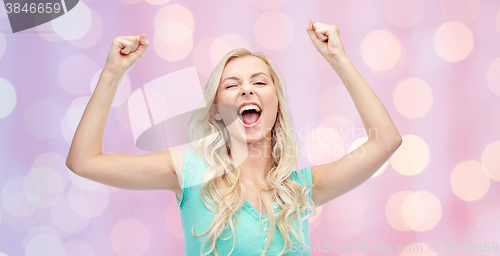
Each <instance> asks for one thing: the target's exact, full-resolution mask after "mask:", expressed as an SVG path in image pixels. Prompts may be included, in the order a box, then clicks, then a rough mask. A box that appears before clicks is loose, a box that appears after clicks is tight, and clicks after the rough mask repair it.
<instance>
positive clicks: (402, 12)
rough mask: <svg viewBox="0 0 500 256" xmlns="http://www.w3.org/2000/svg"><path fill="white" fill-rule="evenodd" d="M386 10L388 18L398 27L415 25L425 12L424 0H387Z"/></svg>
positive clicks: (385, 3)
mask: <svg viewBox="0 0 500 256" xmlns="http://www.w3.org/2000/svg"><path fill="white" fill-rule="evenodd" d="M384 11H385V16H387V19H388V20H389V21H390V22H391V23H392V24H394V25H396V26H398V27H409V26H413V25H415V24H416V23H417V22H418V21H419V20H420V18H422V14H423V13H424V4H423V3H422V0H385V1H384Z"/></svg>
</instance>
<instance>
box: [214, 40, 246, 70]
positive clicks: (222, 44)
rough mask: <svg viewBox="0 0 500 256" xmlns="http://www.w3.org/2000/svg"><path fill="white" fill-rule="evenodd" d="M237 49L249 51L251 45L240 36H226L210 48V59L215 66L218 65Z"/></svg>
mask: <svg viewBox="0 0 500 256" xmlns="http://www.w3.org/2000/svg"><path fill="white" fill-rule="evenodd" d="M237 48H245V49H247V50H248V49H249V48H250V45H249V44H248V42H247V41H246V40H245V39H244V38H243V37H241V36H240V35H238V34H225V35H223V36H220V37H218V38H217V39H215V41H214V42H213V44H212V47H211V48H210V57H211V59H212V63H213V65H214V66H215V65H217V63H219V61H221V60H222V58H223V57H224V56H226V54H227V53H229V52H230V51H232V50H234V49H237Z"/></svg>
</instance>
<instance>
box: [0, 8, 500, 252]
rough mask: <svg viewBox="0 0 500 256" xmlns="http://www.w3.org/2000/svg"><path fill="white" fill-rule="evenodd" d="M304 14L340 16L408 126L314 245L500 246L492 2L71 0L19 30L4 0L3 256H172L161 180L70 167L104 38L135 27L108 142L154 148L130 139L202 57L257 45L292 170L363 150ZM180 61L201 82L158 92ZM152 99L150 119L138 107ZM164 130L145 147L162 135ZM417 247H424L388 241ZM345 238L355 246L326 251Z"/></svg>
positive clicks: (324, 213) (197, 89)
mask: <svg viewBox="0 0 500 256" xmlns="http://www.w3.org/2000/svg"><path fill="white" fill-rule="evenodd" d="M310 19H314V20H315V21H317V22H321V23H326V24H334V25H337V26H338V27H339V29H340V36H341V39H342V41H343V44H344V48H345V50H346V53H347V55H348V56H349V57H350V59H351V60H352V62H353V63H354V65H355V67H356V69H357V70H358V71H359V73H360V74H361V75H362V76H363V78H364V79H365V81H366V82H367V83H368V84H369V85H370V86H371V88H372V89H373V90H374V91H375V93H376V94H377V96H378V97H379V98H380V100H381V101H382V102H383V104H384V106H385V107H386V109H387V110H388V112H389V114H390V116H391V118H392V120H393V122H394V124H395V125H396V127H397V128H398V130H399V132H400V133H401V135H402V136H403V144H402V145H401V147H400V148H399V149H398V150H397V151H396V152H395V153H394V154H393V155H392V157H391V158H390V159H389V161H387V163H386V164H384V165H383V166H382V167H381V168H380V169H379V171H378V172H377V173H375V174H374V176H373V177H372V178H370V179H369V180H368V181H366V182H365V183H364V184H362V185H361V186H360V187H358V188H356V189H354V190H352V191H351V192H349V193H347V194H345V195H343V196H341V197H339V198H337V199H335V200H333V201H331V202H329V203H327V204H325V205H323V206H321V207H319V208H318V209H317V210H318V215H317V216H315V217H314V218H313V219H312V220H310V223H309V225H310V232H311V233H310V235H311V245H312V246H314V245H324V243H328V244H329V245H332V247H328V248H327V247H322V249H323V252H318V251H316V252H313V253H312V255H322V254H325V255H326V254H328V255H330V254H331V251H330V250H331V249H333V252H334V254H338V255H342V256H354V255H356V256H363V255H398V256H399V255H404V256H408V255H432V256H434V255H498V253H499V251H498V250H497V252H493V251H492V250H493V249H492V246H493V243H497V245H498V244H500V232H499V230H500V47H499V46H500V2H499V1H494V0H491V1H485V0H483V1H479V0H440V1H431V0H411V1H410V0H403V1H402V0H384V1H362V0H349V1H347V0H335V1H284V0H272V1H265V0H252V1H198V2H194V1H192V2H186V1H169V0H146V1H144V0H113V1H98V0H83V1H80V3H79V4H78V5H77V6H76V7H75V8H74V9H73V10H71V11H70V12H68V13H67V14H65V15H63V16H62V17H60V18H58V19H55V20H53V21H51V22H48V23H45V24H42V25H40V26H38V27H35V28H31V29H28V30H25V31H22V32H19V33H15V34H13V33H12V32H11V29H10V25H9V21H8V18H7V13H6V10H5V9H4V6H0V142H1V144H0V145H1V146H0V149H1V154H0V193H1V198H0V200H1V204H0V256H5V255H8V256H13V255H28V256H35V255H50V256H56V255H61V256H63V255H68V256H70V255H71V256H74V255H85V256H94V255H120V256H122V255H184V244H183V235H182V227H181V222H180V215H179V209H178V206H177V203H176V201H175V194H174V193H173V192H171V191H132V190H123V189H118V188H113V187H109V186H106V185H102V184H99V183H95V182H93V181H89V180H86V179H84V178H81V177H79V176H76V175H75V174H73V173H72V172H71V171H69V170H68V168H67V167H66V165H65V160H66V156H67V154H68V151H69V147H70V144H71V140H72V138H73V135H74V132H75V129H76V127H77V125H78V123H79V121H80V118H81V115H82V113H83V110H84V109H85V106H86V104H87V102H88V100H89V98H90V96H91V94H92V92H93V90H94V88H95V86H96V84H97V80H98V78H99V74H100V72H101V70H102V68H103V65H104V63H105V60H106V56H107V52H108V50H109V48H110V45H111V42H112V40H113V39H114V38H115V37H117V36H122V35H134V36H135V35H139V34H141V33H145V34H146V35H147V36H148V39H149V41H150V42H151V45H150V47H149V49H148V50H147V52H146V54H145V55H144V57H143V58H142V59H141V60H140V61H139V62H138V63H137V64H136V65H135V66H134V67H133V69H131V70H130V71H129V72H128V73H127V74H126V76H125V78H124V79H123V80H122V82H121V84H120V87H119V89H118V92H117V94H116V97H115V99H114V101H113V105H112V108H111V111H110V115H109V119H108V123H107V127H106V133H105V134H106V135H105V142H104V153H108V154H146V153H150V152H153V151H151V150H144V147H142V146H139V145H138V144H137V137H138V135H139V134H140V133H142V132H144V130H146V129H147V128H148V127H149V126H151V125H152V124H158V123H159V122H161V121H163V120H164V119H166V118H167V117H169V116H172V115H174V114H179V113H178V112H179V111H180V107H177V108H176V106H183V108H184V109H185V110H186V111H188V110H189V108H190V107H193V106H192V105H189V104H187V105H186V102H187V101H190V102H193V103H198V100H199V97H200V95H201V94H200V93H201V92H202V90H203V88H204V87H205V84H206V82H207V79H208V76H209V74H210V72H211V70H212V69H213V67H214V66H215V64H216V63H217V62H218V61H219V60H220V59H221V57H222V56H224V55H225V54H226V53H227V52H228V51H230V50H232V49H234V48H240V47H244V48H248V49H249V50H251V51H252V52H256V51H257V52H263V53H265V54H267V55H268V56H270V57H271V59H272V60H273V61H274V63H275V64H276V66H277V68H278V70H279V71H280V73H281V75H282V77H283V79H284V81H285V84H286V88H287V93H288V99H289V106H290V110H291V112H292V115H293V125H294V128H295V132H296V134H297V139H298V143H299V146H300V149H301V155H300V159H299V162H298V168H303V167H308V166H313V165H318V164H324V163H328V162H331V161H335V160H338V159H340V158H341V157H342V156H344V155H346V154H347V153H348V152H350V151H352V150H353V149H354V148H356V147H358V146H359V145H361V144H362V143H363V142H364V141H366V132H365V131H364V127H363V124H362V122H361V119H360V117H359V114H358V113H357V111H356V108H355V106H354V104H353V102H352V99H351V98H350V96H349V94H348V92H347V90H346V89H345V87H344V85H343V84H342V82H341V80H340V79H339V77H338V75H337V74H336V73H335V72H334V70H333V69H332V68H331V67H330V66H329V65H328V63H327V62H326V61H325V60H324V59H323V57H322V56H321V55H320V54H319V53H318V52H317V50H316V49H315V48H314V46H313V45H312V43H311V42H310V39H309V37H308V35H307V33H306V31H305V28H306V27H307V25H308V23H309V20H310ZM193 67H194V69H193ZM182 70H191V71H193V72H194V76H196V77H197V80H196V79H194V80H193V77H194V76H192V75H189V78H190V79H191V80H189V86H191V87H189V88H191V89H190V90H188V89H186V88H188V87H186V88H184V91H179V94H178V95H176V96H174V97H172V96H171V95H170V97H169V94H168V93H164V94H163V96H164V98H162V97H160V96H158V95H161V93H160V94H158V93H156V92H161V90H165V92H167V91H168V89H167V87H166V85H165V83H166V82H165V81H170V80H168V79H169V77H173V74H179V73H178V72H180V71H182ZM176 72H177V73H176ZM186 74H187V73H186ZM190 74H192V73H190ZM160 78H161V79H160ZM175 81H177V82H179V81H182V79H179V78H176V80H175ZM186 83H188V82H186ZM162 86H163V87H162ZM193 88H194V89H193ZM143 94H144V95H143ZM134 95H135V96H138V97H135V96H134ZM179 95H183V96H182V97H181V96H179ZM189 96H192V97H191V98H187V97H189ZM155 97H156V98H155ZM134 99H139V101H135V100H134ZM141 100H144V101H145V102H142V101H141ZM141 108H142V109H141ZM147 109H150V110H151V111H152V112H154V111H156V112H154V113H153V114H154V116H153V119H155V118H156V120H151V119H150V117H149V116H144V115H141V113H143V112H144V111H147ZM184 109H183V110H184ZM191 110H192V109H191ZM141 111H142V112H141ZM180 112H182V111H180ZM141 118H143V119H141ZM141 125H145V126H144V127H141ZM138 127H139V128H138ZM163 134H164V136H166V137H167V138H160V140H159V144H158V145H160V146H158V145H149V146H151V147H155V146H158V147H161V145H163V146H164V145H165V141H166V143H168V141H169V140H168V136H167V135H166V133H163ZM141 145H142V144H141ZM446 243H449V244H448V245H449V246H450V248H449V249H450V250H449V251H448V252H447V251H446V249H447V247H446V245H447V244H446ZM452 243H456V244H452ZM486 243H488V244H486ZM416 244H420V245H422V248H423V250H424V252H420V253H411V252H404V251H403V252H397V251H396V250H397V248H398V246H399V245H401V246H402V247H400V248H405V246H407V245H411V246H412V245H416ZM349 245H356V246H358V245H364V246H365V247H364V248H360V249H359V250H358V251H357V252H354V251H349V252H345V251H340V252H338V251H337V252H335V249H337V250H338V249H339V248H343V249H344V250H345V249H346V248H347V247H348V246H349ZM367 245H371V246H372V248H373V250H375V249H376V248H379V251H378V252H376V251H372V252H370V250H369V249H368V250H367V249H366V248H367V247H366V246H367ZM381 245H383V246H381ZM389 245H390V246H391V248H392V252H387V250H388V248H389V247H388V246H389ZM436 245H438V252H432V250H431V252H429V246H431V248H433V249H434V248H436V247H433V246H436ZM335 246H337V247H335ZM452 246H456V248H455V247H452ZM486 246H489V247H490V251H489V252H485V250H486ZM380 248H383V250H385V251H380ZM480 249H481V251H480V252H478V251H479V250H480ZM453 250H455V251H453Z"/></svg>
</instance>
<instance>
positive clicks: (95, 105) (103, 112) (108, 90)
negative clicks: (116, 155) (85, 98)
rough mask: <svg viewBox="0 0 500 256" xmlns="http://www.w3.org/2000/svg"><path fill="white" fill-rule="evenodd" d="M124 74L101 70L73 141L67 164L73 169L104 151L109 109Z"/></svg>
mask: <svg viewBox="0 0 500 256" xmlns="http://www.w3.org/2000/svg"><path fill="white" fill-rule="evenodd" d="M122 78H123V75H118V74H114V73H111V72H108V71H106V70H105V69H104V70H103V71H102V72H101V75H100V77H99V81H98V82H97V86H96V88H95V90H94V92H93V93H92V96H91V97H90V100H89V102H88V104H87V107H86V108H85V111H84V112H83V116H82V118H81V120H80V123H79V124H78V127H77V129H76V132H75V136H74V137H73V141H72V142H71V147H70V150H69V154H68V158H67V160H66V165H67V166H68V167H69V168H70V169H71V170H73V171H75V169H80V168H84V167H82V166H84V165H85V163H86V161H88V160H90V159H92V158H93V157H96V156H97V155H99V154H101V153H102V150H103V144H104V131H105V129H106V123H107V119H108V115H109V110H110V108H111V104H112V103H113V99H114V97H115V94H116V90H117V89H118V85H119V83H120V81H121V79H122Z"/></svg>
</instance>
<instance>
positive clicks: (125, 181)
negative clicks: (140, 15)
mask: <svg viewBox="0 0 500 256" xmlns="http://www.w3.org/2000/svg"><path fill="white" fill-rule="evenodd" d="M148 46H149V42H148V40H147V38H146V36H145V35H140V36H136V37H134V36H122V37H117V38H115V40H113V43H112V45H111V49H110V51H109V53H108V57H107V59H106V64H105V65H104V68H103V71H102V72H101V75H100V77H99V81H98V83H97V86H96V88H95V90H94V92H93V93H92V96H91V97H90V100H89V102H88V104H87V107H86V108H85V111H84V113H83V116H82V119H81V120H80V123H79V124H78V127H77V129H76V132H75V136H74V137H73V141H72V143H71V147H70V150H69V154H68V158H67V159H66V165H67V166H68V168H69V169H70V170H71V171H73V172H74V173H76V174H77V175H79V176H82V177H84V178H87V179H91V180H94V181H97V182H100V183H103V184H107V185H110V186H114V187H119V188H124V189H138V190H151V189H166V190H172V191H174V192H176V194H177V195H178V196H179V195H180V193H181V186H180V184H181V182H180V181H181V175H182V162H183V158H184V150H170V151H163V152H154V153H149V154H144V155H124V154H103V144H104V143H103V142H104V131H105V128H106V122H107V119H108V115H109V110H110V108H111V104H112V102H113V99H114V97H115V94H116V91H117V89H118V85H119V84H120V81H121V79H122V78H123V76H124V75H125V73H127V71H128V70H129V69H130V68H131V67H132V66H133V65H134V64H135V63H136V62H137V61H138V60H139V59H140V58H141V57H142V55H143V54H144V52H145V51H146V49H147V47H148ZM176 170H177V171H176Z"/></svg>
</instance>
